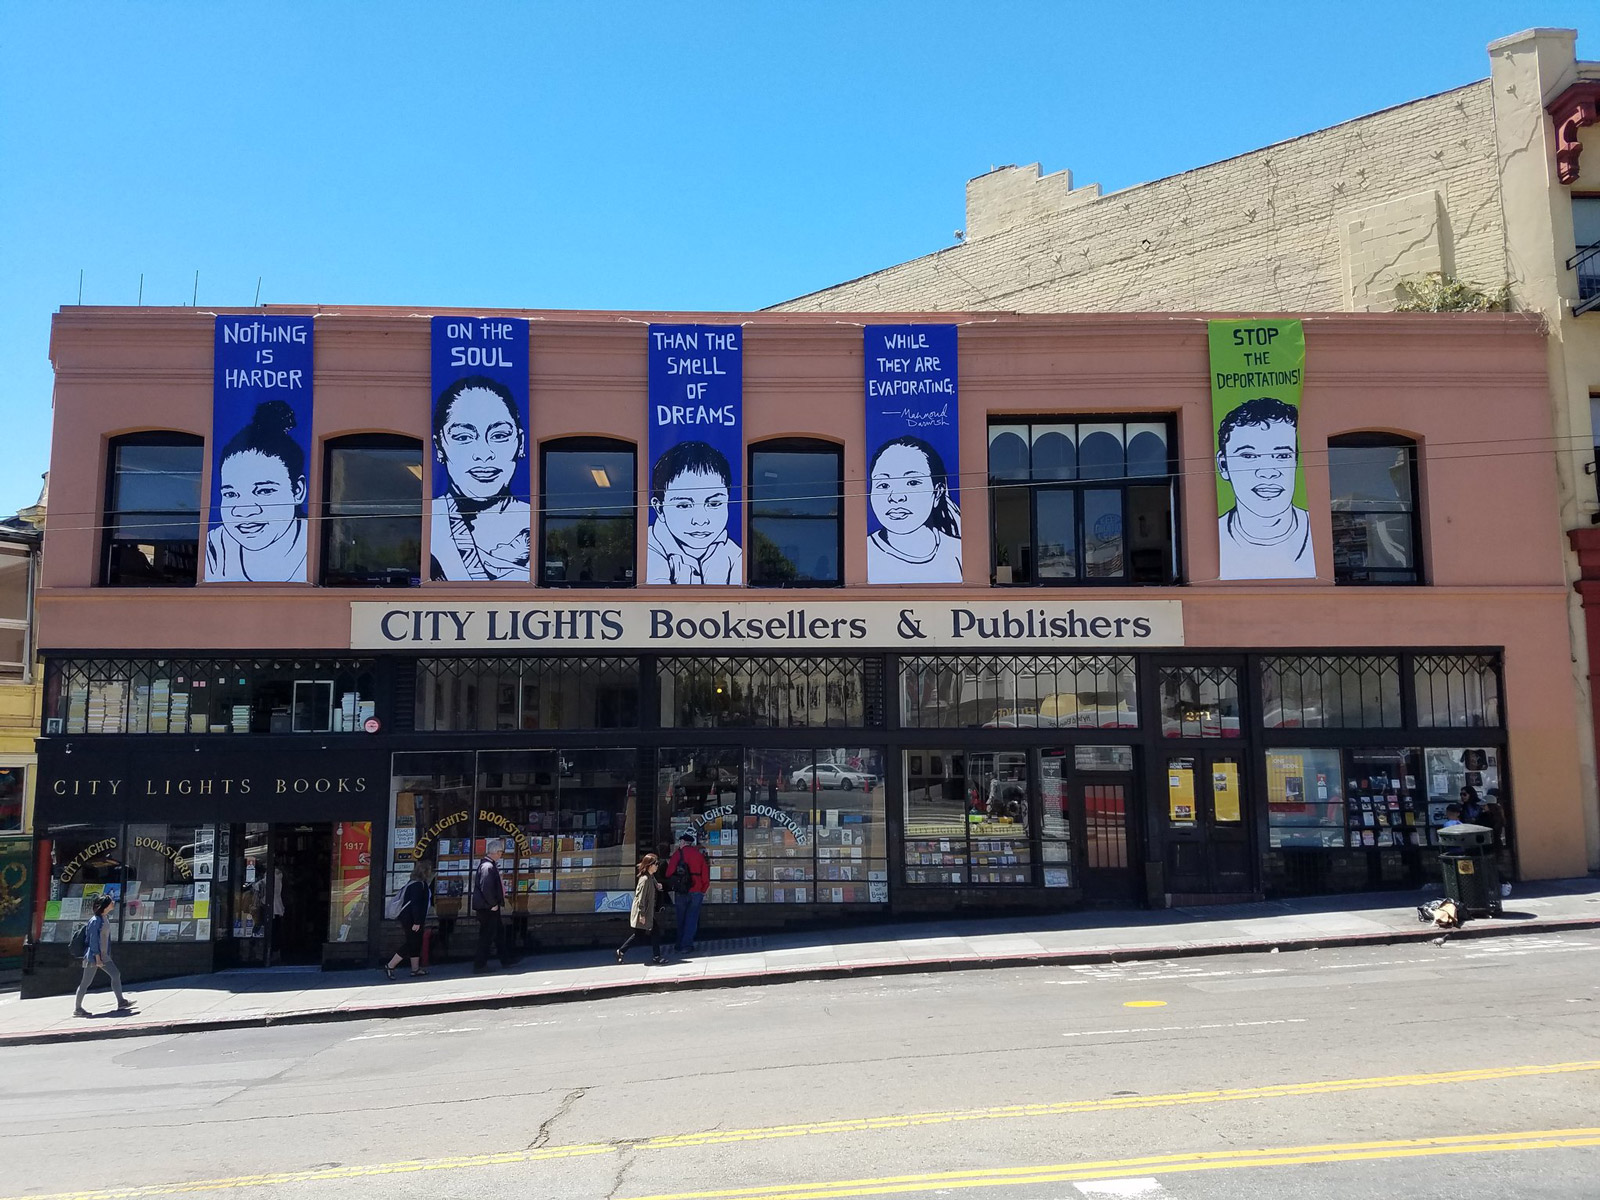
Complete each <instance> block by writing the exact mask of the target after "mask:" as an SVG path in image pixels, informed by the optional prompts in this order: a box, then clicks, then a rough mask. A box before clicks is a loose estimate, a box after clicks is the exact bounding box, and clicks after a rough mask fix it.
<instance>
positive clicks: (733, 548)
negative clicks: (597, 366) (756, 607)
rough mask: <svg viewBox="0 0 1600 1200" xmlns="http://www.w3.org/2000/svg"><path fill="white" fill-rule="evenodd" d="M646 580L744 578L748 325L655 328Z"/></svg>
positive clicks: (732, 582)
mask: <svg viewBox="0 0 1600 1200" xmlns="http://www.w3.org/2000/svg"><path fill="white" fill-rule="evenodd" d="M649 338H650V343H649V361H650V532H649V535H648V538H647V540H646V547H647V550H646V557H645V582H646V583H664V584H675V585H678V584H705V583H709V584H721V585H726V586H733V587H737V586H740V585H742V584H743V583H744V550H743V543H744V518H743V507H744V506H743V497H744V330H743V329H741V328H740V327H739V326H737V325H652V326H650V330H649Z"/></svg>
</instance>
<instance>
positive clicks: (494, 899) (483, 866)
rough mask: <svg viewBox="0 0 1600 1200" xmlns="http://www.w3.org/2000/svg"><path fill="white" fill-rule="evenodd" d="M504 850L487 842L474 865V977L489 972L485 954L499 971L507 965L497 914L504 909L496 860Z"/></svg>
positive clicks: (494, 842)
mask: <svg viewBox="0 0 1600 1200" xmlns="http://www.w3.org/2000/svg"><path fill="white" fill-rule="evenodd" d="M504 853H505V847H504V846H502V845H501V844H500V842H499V841H498V840H491V841H490V842H489V844H488V847H487V848H486V849H485V850H484V854H483V858H482V860H480V861H479V863H478V873H477V874H476V875H475V876H473V879H472V913H473V915H474V916H475V917H477V918H478V954H477V957H476V958H474V959H473V960H472V970H473V973H474V974H477V973H478V972H481V971H487V970H488V969H489V952H490V949H491V948H492V949H493V951H494V956H495V957H496V958H498V959H499V960H500V965H501V966H502V967H507V966H510V965H511V962H510V959H509V958H508V957H507V956H506V940H505V934H504V932H503V930H502V929H501V927H500V910H501V909H502V908H504V907H505V903H506V889H505V885H504V884H502V883H501V882H500V857H501V855H503V854H504Z"/></svg>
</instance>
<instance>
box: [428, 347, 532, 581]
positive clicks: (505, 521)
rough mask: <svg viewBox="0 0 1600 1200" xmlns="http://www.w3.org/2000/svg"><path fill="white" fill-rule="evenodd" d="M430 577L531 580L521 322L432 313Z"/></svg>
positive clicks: (525, 353)
mask: <svg viewBox="0 0 1600 1200" xmlns="http://www.w3.org/2000/svg"><path fill="white" fill-rule="evenodd" d="M432 429H433V442H432V447H431V449H432V461H433V504H432V510H431V511H432V520H431V522H430V525H431V528H430V550H431V553H432V561H431V563H430V565H429V571H428V573H429V577H430V578H432V579H436V580H457V581H463V582H466V581H476V582H488V581H490V580H496V579H511V580H517V581H519V582H523V583H527V582H529V581H531V578H532V569H531V566H530V563H531V560H532V553H531V549H530V547H531V542H532V520H533V505H532V496H531V495H530V492H529V482H528V480H529V471H528V454H529V452H530V450H529V446H528V322H527V321H526V320H524V319H522V318H520V317H434V318H433V423H432Z"/></svg>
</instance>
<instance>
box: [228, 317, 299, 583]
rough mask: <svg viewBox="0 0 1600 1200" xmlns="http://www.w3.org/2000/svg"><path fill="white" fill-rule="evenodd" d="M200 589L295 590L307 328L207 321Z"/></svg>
mask: <svg viewBox="0 0 1600 1200" xmlns="http://www.w3.org/2000/svg"><path fill="white" fill-rule="evenodd" d="M215 335H216V358H215V360H214V365H213V373H212V404H211V454H212V459H211V506H210V512H209V514H208V519H207V522H206V572H205V580H206V582H207V583H305V582H306V537H307V531H306V498H307V495H308V493H309V490H310V488H309V484H308V475H307V470H306V467H307V463H308V461H309V459H310V452H311V409H312V319H311V318H310V317H265V316H258V315H255V316H237V315H236V316H222V317H218V318H217V319H216V329H215Z"/></svg>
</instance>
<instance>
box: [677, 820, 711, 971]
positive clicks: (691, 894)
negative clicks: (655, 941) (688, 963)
mask: <svg viewBox="0 0 1600 1200" xmlns="http://www.w3.org/2000/svg"><path fill="white" fill-rule="evenodd" d="M678 841H679V842H680V843H682V844H681V845H680V846H679V847H678V848H677V849H676V850H674V851H673V852H672V858H671V860H670V861H669V862H668V863H667V886H668V887H669V888H670V889H671V890H672V911H673V915H674V916H676V917H677V920H678V944H677V951H678V953H679V954H691V953H693V952H694V935H695V934H696V933H698V932H699V931H700V906H701V905H702V904H703V903H705V898H706V893H707V892H708V891H710V890H711V864H710V863H709V862H707V861H706V856H705V854H704V852H703V851H701V849H700V847H698V846H696V845H695V844H694V843H695V838H694V834H692V833H684V834H683V835H682V836H680V837H679V838H678Z"/></svg>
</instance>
